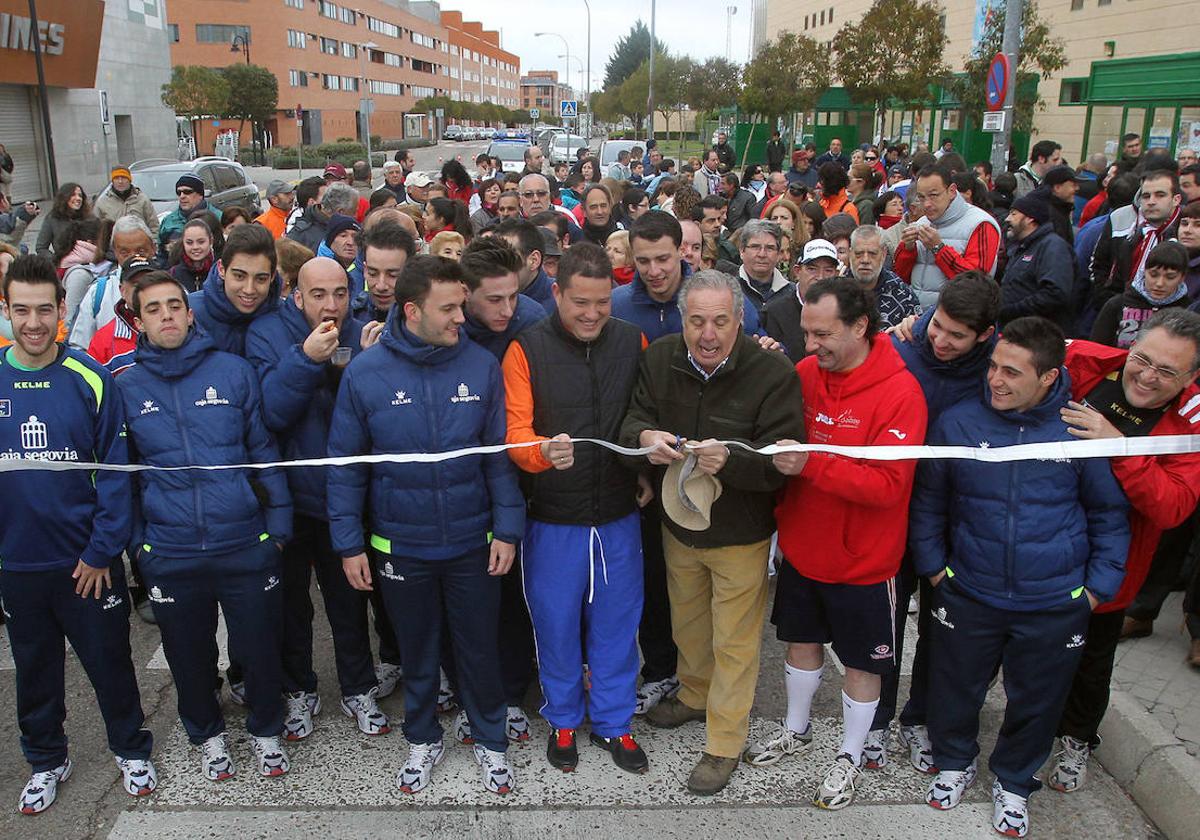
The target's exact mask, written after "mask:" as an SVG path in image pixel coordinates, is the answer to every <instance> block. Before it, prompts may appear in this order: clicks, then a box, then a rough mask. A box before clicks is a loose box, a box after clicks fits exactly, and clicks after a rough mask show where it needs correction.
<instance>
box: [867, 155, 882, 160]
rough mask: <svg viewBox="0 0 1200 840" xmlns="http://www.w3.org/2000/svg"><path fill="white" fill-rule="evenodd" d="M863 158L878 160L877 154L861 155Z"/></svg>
mask: <svg viewBox="0 0 1200 840" xmlns="http://www.w3.org/2000/svg"><path fill="white" fill-rule="evenodd" d="M863 160H879V155H863Z"/></svg>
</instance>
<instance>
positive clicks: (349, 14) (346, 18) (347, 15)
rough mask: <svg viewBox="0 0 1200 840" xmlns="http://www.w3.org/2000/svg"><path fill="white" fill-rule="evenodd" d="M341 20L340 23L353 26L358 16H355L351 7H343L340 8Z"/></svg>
mask: <svg viewBox="0 0 1200 840" xmlns="http://www.w3.org/2000/svg"><path fill="white" fill-rule="evenodd" d="M341 20H342V23H348V24H350V25H351V26H354V24H355V23H356V22H357V20H358V18H357V17H356V16H355V14H354V10H353V9H346V8H343V9H342V10H341Z"/></svg>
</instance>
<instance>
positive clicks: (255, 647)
mask: <svg viewBox="0 0 1200 840" xmlns="http://www.w3.org/2000/svg"><path fill="white" fill-rule="evenodd" d="M139 560H140V561H141V567H142V578H143V579H144V580H145V582H146V587H147V590H148V592H149V596H150V602H151V604H152V605H153V609H154V617H155V618H156V619H157V620H158V629H159V631H160V632H161V633H162V640H163V651H164V652H165V653H166V654H167V665H168V666H170V668H171V677H172V679H174V681H175V693H176V695H177V700H178V707H179V719H180V720H181V721H182V722H183V728H184V729H185V730H186V731H187V735H188V739H189V740H190V741H191V742H192V743H193V744H201V743H203V742H204V741H206V740H208V739H209V738H211V737H213V736H214V735H220V734H222V733H223V732H224V731H225V717H224V715H222V714H221V705H220V703H219V702H218V700H217V694H216V692H217V689H218V688H219V686H220V683H219V681H218V677H217V656H218V651H217V607H218V605H219V606H220V608H221V611H222V612H223V613H224V614H225V627H226V629H227V630H228V631H229V653H230V656H231V657H234V656H236V657H237V661H238V663H239V664H240V665H241V666H242V667H243V668H244V669H245V680H246V706H247V707H248V708H249V710H250V712H249V715H247V717H246V730H247V731H248V732H249V733H250V734H251V735H257V736H259V737H269V736H272V735H279V734H280V733H281V732H283V719H284V704H283V665H282V657H281V649H280V634H281V627H282V625H283V584H282V574H283V572H282V564H281V562H280V552H279V549H278V548H277V547H276V545H275V543H273V542H271V541H270V540H264V541H263V542H260V543H257V544H256V545H253V546H250V547H249V548H245V549H242V550H240V551H234V552H231V553H229V554H205V555H200V556H196V557H183V558H180V557H159V556H156V555H155V553H154V552H153V551H147V550H145V548H143V550H142V553H141V555H140V557H139Z"/></svg>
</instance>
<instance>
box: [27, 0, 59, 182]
mask: <svg viewBox="0 0 1200 840" xmlns="http://www.w3.org/2000/svg"><path fill="white" fill-rule="evenodd" d="M29 20H30V23H31V24H32V26H31V33H30V34H31V35H32V36H33V58H34V62H35V64H36V65H37V80H38V104H39V105H41V111H42V131H43V132H44V133H45V135H46V165H47V167H48V168H49V170H50V194H51V195H54V194H55V193H57V192H58V163H57V162H56V161H55V160H54V132H53V131H51V129H50V102H49V100H48V99H47V98H46V70H45V67H44V66H43V65H42V39H41V36H40V35H39V34H38V14H37V0H29Z"/></svg>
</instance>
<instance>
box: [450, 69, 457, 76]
mask: <svg viewBox="0 0 1200 840" xmlns="http://www.w3.org/2000/svg"><path fill="white" fill-rule="evenodd" d="M450 78H451V79H457V78H458V68H457V67H451V68H450Z"/></svg>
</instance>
